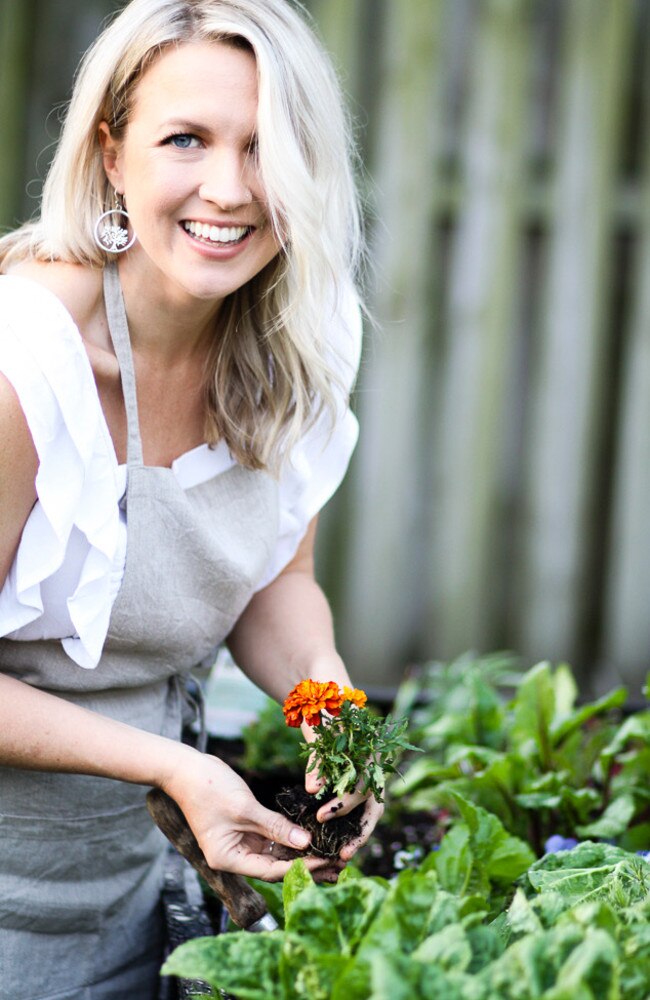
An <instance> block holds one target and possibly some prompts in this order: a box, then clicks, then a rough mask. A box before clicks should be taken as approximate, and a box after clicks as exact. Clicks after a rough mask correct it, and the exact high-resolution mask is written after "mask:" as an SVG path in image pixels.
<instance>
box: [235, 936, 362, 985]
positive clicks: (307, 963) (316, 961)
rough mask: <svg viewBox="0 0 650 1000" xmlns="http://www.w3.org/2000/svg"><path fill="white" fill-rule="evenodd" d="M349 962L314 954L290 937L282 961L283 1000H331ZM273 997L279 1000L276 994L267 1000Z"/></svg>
mask: <svg viewBox="0 0 650 1000" xmlns="http://www.w3.org/2000/svg"><path fill="white" fill-rule="evenodd" d="M345 962H346V960H345V959H344V958H343V957H342V956H340V955H332V954H327V955H321V954H319V953H318V952H313V951H310V950H308V949H307V948H305V946H304V944H303V942H302V941H301V940H300V939H299V938H296V937H293V936H290V935H288V936H287V937H285V941H284V945H283V948H282V953H281V955H280V961H279V975H280V981H281V983H282V988H283V989H282V993H281V995H280V996H281V998H282V1000H284V998H286V1000H330V997H331V995H332V987H333V984H334V981H335V978H336V975H337V973H338V972H339V971H340V969H341V966H343V965H345ZM270 997H273V1000H275V998H276V994H275V993H271V994H270V995H269V997H267V998H266V1000H269V998H270ZM238 1000H239V997H238ZM278 1000H280V998H278Z"/></svg>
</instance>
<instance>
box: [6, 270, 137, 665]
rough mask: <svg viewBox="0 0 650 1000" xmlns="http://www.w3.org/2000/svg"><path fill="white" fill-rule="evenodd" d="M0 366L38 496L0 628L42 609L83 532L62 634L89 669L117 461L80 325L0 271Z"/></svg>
mask: <svg viewBox="0 0 650 1000" xmlns="http://www.w3.org/2000/svg"><path fill="white" fill-rule="evenodd" d="M0 371H1V372H2V373H3V374H4V375H5V376H6V377H7V379H8V380H9V381H10V382H11V384H12V386H13V388H14V390H15V391H16V394H17V396H18V399H19V401H20V404H21V407H22V409H23V412H24V414H25V418H26V420H27V424H28V426H29V429H30V431H31V434H32V438H33V441H34V445H35V448H36V451H37V454H38V459H39V468H38V474H37V477H36V492H37V498H38V499H37V502H36V504H35V505H34V507H33V509H32V511H31V513H30V516H29V518H28V520H27V523H26V525H25V528H24V530H23V533H22V537H21V540H20V544H19V548H18V552H17V555H16V558H15V560H14V562H13V565H12V568H11V570H10V572H9V575H8V577H7V580H6V581H5V584H4V587H3V588H2V590H1V591H0V635H10V634H12V633H14V632H16V630H20V629H24V628H25V627H26V626H28V625H30V624H31V623H36V622H37V621H38V619H39V618H40V617H41V616H42V615H43V596H42V593H41V590H42V587H43V585H44V584H45V582H46V581H47V580H48V579H49V578H51V577H52V576H53V575H54V574H56V572H57V571H58V570H60V569H61V567H62V566H63V564H64V561H65V558H66V553H67V552H68V549H69V546H70V545H71V543H72V542H73V540H74V536H75V534H76V533H77V532H81V533H82V534H83V536H85V539H86V540H87V543H88V546H87V547H85V550H84V551H85V558H84V559H83V561H82V564H81V566H80V569H79V575H78V579H76V580H75V585H74V589H73V591H72V594H71V596H70V597H68V599H67V609H68V612H69V617H70V620H71V622H72V625H73V629H74V633H73V635H68V636H66V637H63V636H61V638H62V641H63V646H64V648H65V650H66V652H67V653H68V655H69V656H70V657H71V659H73V660H74V661H75V662H76V663H77V664H79V666H81V667H86V668H93V667H95V666H96V665H97V663H98V661H99V658H100V656H101V651H102V647H103V643H104V640H105V637H106V632H107V629H108V622H109V617H110V612H111V606H112V599H111V575H112V572H113V566H114V561H115V556H116V551H117V548H118V544H119V508H118V501H119V476H118V468H117V461H116V457H115V452H114V449H113V445H112V441H111V438H110V435H109V432H108V428H107V426H106V422H105V420H104V416H103V413H102V410H101V406H100V405H99V400H98V397H97V390H96V387H95V382H94V379H93V375H92V370H91V368H90V363H89V361H88V357H87V355H86V352H85V350H84V347H83V343H82V341H81V336H80V334H79V331H78V330H77V328H76V326H75V324H74V322H73V320H72V317H71V316H70V315H69V314H68V312H67V311H66V309H65V307H64V306H63V304H62V303H61V302H60V301H59V299H58V298H56V296H55V295H53V294H52V293H51V292H49V291H48V290H47V289H46V288H44V287H43V286H41V285H40V284H39V283H37V282H34V281H31V280H29V279H25V278H17V277H13V276H5V277H2V278H0ZM25 637H26V636H25Z"/></svg>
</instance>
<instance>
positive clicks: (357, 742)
mask: <svg viewBox="0 0 650 1000" xmlns="http://www.w3.org/2000/svg"><path fill="white" fill-rule="evenodd" d="M367 700H368V697H367V695H366V693H365V691H361V690H359V688H350V687H344V688H343V690H340V689H339V687H338V685H337V684H336V683H335V682H334V681H313V680H304V681H300V683H299V684H296V686H295V687H294V688H293V690H292V691H291V692H290V693H289V694H288V695H287V698H286V700H285V702H284V706H283V711H284V717H285V720H286V723H287V725H288V726H293V727H298V726H300V725H301V724H302V723H303V722H306V723H307V725H309V726H312V727H313V728H314V729H315V730H316V736H315V739H314V740H313V741H312V742H310V743H303V744H302V745H301V754H302V756H303V757H308V758H309V764H308V767H307V770H308V771H313V770H315V771H316V773H317V775H318V777H319V778H322V779H323V781H324V782H325V784H324V786H323V788H322V789H321V790H320V791H319V792H317V793H316V794H317V798H321V797H322V796H324V795H326V794H330V795H331V794H334V795H337V796H339V797H340V796H341V795H344V794H345V793H346V792H352V791H354V789H355V788H358V789H359V790H360V791H361V792H362V793H363V794H364V795H365V794H366V793H367V792H370V793H371V794H372V795H374V797H375V798H376V799H377V801H378V802H381V801H383V792H384V785H385V775H386V774H394V773H395V772H396V770H397V768H396V766H395V762H396V760H397V757H398V756H399V754H400V752H401V751H402V750H415V749H417V748H416V747H413V746H411V744H410V743H408V742H407V741H406V738H405V732H406V727H407V725H408V721H407V720H406V719H399V720H394V719H392V718H391V717H390V715H388V716H386V717H385V718H382V717H381V716H378V715H375V714H373V713H371V712H370V711H369V709H367V708H366V702H367Z"/></svg>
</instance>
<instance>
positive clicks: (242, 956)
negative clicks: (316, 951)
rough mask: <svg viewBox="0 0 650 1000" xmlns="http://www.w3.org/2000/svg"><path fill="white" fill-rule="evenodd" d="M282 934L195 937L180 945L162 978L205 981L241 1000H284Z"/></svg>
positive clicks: (165, 966)
mask: <svg viewBox="0 0 650 1000" xmlns="http://www.w3.org/2000/svg"><path fill="white" fill-rule="evenodd" d="M282 939H283V932H282V931H270V932H269V931H262V932H261V933H259V934H249V933H247V932H246V931H237V932H235V933H233V934H219V935H217V936H216V937H204V938H195V939H194V940H192V941H187V942H186V943H185V944H182V945H180V947H178V948H176V950H175V951H174V952H172V954H171V955H170V956H169V958H168V959H167V961H166V962H165V964H164V965H163V967H162V970H161V972H162V974H163V975H166V976H168V975H171V976H180V977H181V978H184V979H203V980H204V981H205V982H207V983H209V984H210V986H213V987H214V988H215V989H222V990H225V992H226V993H233V994H235V995H236V996H237V997H238V1000H268V998H269V997H275V998H277V1000H282V997H283V996H284V994H283V993H282V992H281V991H280V981H279V974H278V961H279V958H280V951H281V948H282Z"/></svg>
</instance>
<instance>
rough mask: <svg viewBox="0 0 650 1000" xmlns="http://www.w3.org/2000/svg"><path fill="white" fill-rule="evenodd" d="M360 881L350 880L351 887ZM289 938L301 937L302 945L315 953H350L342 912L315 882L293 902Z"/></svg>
mask: <svg viewBox="0 0 650 1000" xmlns="http://www.w3.org/2000/svg"><path fill="white" fill-rule="evenodd" d="M355 884H357V885H358V883H354V882H348V883H347V886H346V888H347V889H350V888H351V887H352V886H353V885H355ZM285 938H291V939H292V940H293V939H294V938H295V940H299V941H300V944H301V946H302V948H304V949H305V950H306V951H308V952H310V953H311V952H313V953H314V954H334V955H337V954H340V953H341V952H342V951H346V953H347V942H346V941H345V935H344V934H343V932H342V929H341V925H340V921H339V915H338V913H337V912H336V908H335V906H334V903H333V902H332V900H331V899H330V894H329V892H327V891H323V890H322V889H319V888H318V886H316V885H312V886H310V887H309V888H307V889H304V890H303V891H302V892H301V893H300V895H299V896H297V897H296V898H295V899H294V901H293V903H292V904H291V909H290V910H289V912H288V913H287V915H286V924H285Z"/></svg>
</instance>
